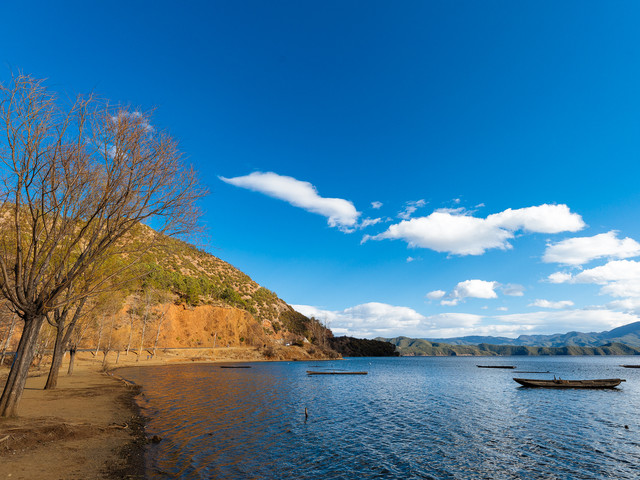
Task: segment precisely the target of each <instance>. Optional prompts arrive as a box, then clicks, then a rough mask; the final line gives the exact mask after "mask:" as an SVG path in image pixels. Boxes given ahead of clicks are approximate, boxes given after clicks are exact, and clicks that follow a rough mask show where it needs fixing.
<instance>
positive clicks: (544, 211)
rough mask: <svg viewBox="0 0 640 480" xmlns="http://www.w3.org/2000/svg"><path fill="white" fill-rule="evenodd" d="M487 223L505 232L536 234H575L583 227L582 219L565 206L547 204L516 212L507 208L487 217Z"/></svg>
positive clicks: (520, 209)
mask: <svg viewBox="0 0 640 480" xmlns="http://www.w3.org/2000/svg"><path fill="white" fill-rule="evenodd" d="M487 222H488V223H491V224H495V225H497V226H498V227H501V228H504V229H506V230H511V231H516V230H524V231H528V232H536V233H560V232H577V231H578V230H582V229H583V228H584V227H585V223H584V221H583V220H582V217H581V216H580V215H578V214H576V213H571V211H570V210H569V207H567V206H566V205H547V204H544V205H539V206H537V207H527V208H519V209H517V210H512V209H510V208H508V209H507V210H505V211H503V212H500V213H495V214H493V215H489V216H488V217H487Z"/></svg>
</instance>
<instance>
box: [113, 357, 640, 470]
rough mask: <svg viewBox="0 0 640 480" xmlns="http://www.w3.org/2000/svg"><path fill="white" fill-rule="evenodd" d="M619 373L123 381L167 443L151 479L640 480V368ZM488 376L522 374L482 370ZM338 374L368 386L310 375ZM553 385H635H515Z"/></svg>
mask: <svg viewBox="0 0 640 480" xmlns="http://www.w3.org/2000/svg"><path fill="white" fill-rule="evenodd" d="M623 363H640V359H636V358H635V357H571V356H562V357H401V358H350V359H346V360H340V361H330V362H272V363H246V364H243V365H250V366H251V368H246V369H244V368H243V369H235V368H234V369H225V368H220V365H218V364H190V365H186V364H185V365H170V366H162V367H148V368H126V369H122V370H119V374H120V375H122V376H123V377H125V378H127V379H129V380H132V381H134V382H136V383H138V384H140V385H142V386H143V401H142V403H143V405H142V406H143V411H144V413H145V414H146V415H148V416H149V417H150V420H149V423H148V425H147V433H148V434H149V435H158V436H159V437H161V438H162V441H160V442H159V443H157V444H152V445H150V446H149V448H148V451H147V477H148V478H150V479H165V478H166V479H168V478H185V479H186V478H189V479H190V478H194V479H199V478H202V479H374V478H375V479H395V478H397V479H598V478H612V479H636V478H640V369H625V368H622V367H620V366H619V365H620V364H623ZM491 364H493V365H515V366H516V367H517V368H516V370H502V369H485V368H477V367H476V365H491ZM328 369H340V370H348V371H367V372H369V373H368V375H315V376H308V375H306V371H307V370H316V371H320V370H328ZM547 370H548V371H549V372H550V373H544V374H543V373H518V372H520V371H536V372H539V371H547ZM554 375H555V376H556V377H562V378H563V379H587V378H624V379H626V382H625V383H622V384H621V386H620V387H618V388H617V389H614V390H579V389H572V390H548V389H530V388H524V387H520V386H518V384H517V383H516V382H514V381H513V380H512V378H513V377H514V376H516V377H524V378H553V376H554ZM305 408H306V409H307V412H308V418H306V417H305ZM625 426H627V427H628V429H627V428H625Z"/></svg>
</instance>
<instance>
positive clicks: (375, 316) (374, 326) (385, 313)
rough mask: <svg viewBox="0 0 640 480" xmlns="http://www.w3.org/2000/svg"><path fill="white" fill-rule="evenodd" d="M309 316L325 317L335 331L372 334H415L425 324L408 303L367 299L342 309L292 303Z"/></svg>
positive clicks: (369, 336) (357, 335)
mask: <svg viewBox="0 0 640 480" xmlns="http://www.w3.org/2000/svg"><path fill="white" fill-rule="evenodd" d="M292 307H293V308H294V309H295V310H297V311H298V312H300V313H302V314H303V315H306V316H308V317H311V316H313V317H315V318H317V319H318V320H322V321H326V322H327V323H328V325H329V328H330V329H331V330H332V331H333V332H334V334H335V335H349V336H354V337H364V338H374V337H378V336H382V337H395V336H398V335H418V334H419V332H421V331H422V330H423V329H424V328H425V327H428V322H427V319H426V317H424V316H423V315H421V314H420V313H418V312H416V311H415V310H413V309H411V308H409V307H398V306H394V305H388V304H385V303H377V302H370V303H365V304H362V305H356V306H354V307H349V308H346V309H344V310H342V311H330V310H321V309H318V308H316V307H312V306H309V305H292Z"/></svg>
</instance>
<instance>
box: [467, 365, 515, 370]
mask: <svg viewBox="0 0 640 480" xmlns="http://www.w3.org/2000/svg"><path fill="white" fill-rule="evenodd" d="M476 367H478V368H508V369H510V370H513V369H514V368H516V367H515V366H513V365H476Z"/></svg>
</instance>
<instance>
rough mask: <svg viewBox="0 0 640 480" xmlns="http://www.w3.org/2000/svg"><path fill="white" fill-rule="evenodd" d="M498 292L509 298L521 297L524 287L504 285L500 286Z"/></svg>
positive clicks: (511, 284) (513, 284)
mask: <svg viewBox="0 0 640 480" xmlns="http://www.w3.org/2000/svg"><path fill="white" fill-rule="evenodd" d="M500 290H501V291H502V293H503V294H505V295H509V296H510V297H522V296H523V295H524V287H523V286H522V285H518V284H517V283H507V284H506V285H500Z"/></svg>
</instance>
